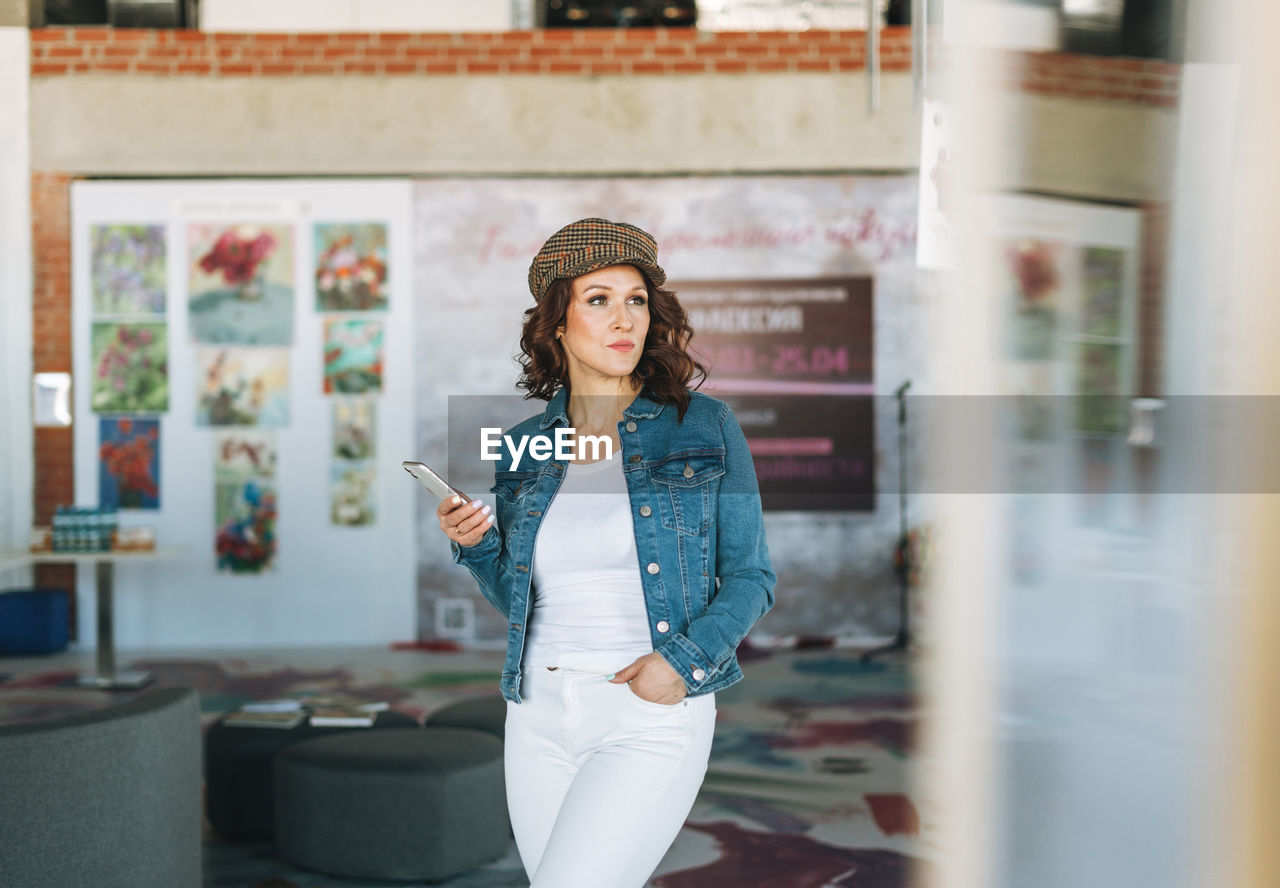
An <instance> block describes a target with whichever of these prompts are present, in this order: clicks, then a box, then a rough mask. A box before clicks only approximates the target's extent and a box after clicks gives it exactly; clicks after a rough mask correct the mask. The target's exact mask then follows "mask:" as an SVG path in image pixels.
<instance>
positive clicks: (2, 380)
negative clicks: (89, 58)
mask: <svg viewBox="0 0 1280 888" xmlns="http://www.w3.org/2000/svg"><path fill="white" fill-rule="evenodd" d="M30 33H31V32H30V31H29V30H28V29H27V28H25V27H0V337H3V339H2V340H0V342H2V344H0V549H13V548H25V547H26V545H27V538H28V534H29V532H30V529H31V520H32V473H33V471H34V455H33V451H34V448H33V441H32V428H31V148H30V143H31V140H30V135H29V124H28V118H29V95H30V89H29V71H30V65H31V61H30Z"/></svg>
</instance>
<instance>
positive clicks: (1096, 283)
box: [1081, 247, 1124, 336]
mask: <svg viewBox="0 0 1280 888" xmlns="http://www.w3.org/2000/svg"><path fill="white" fill-rule="evenodd" d="M1123 268H1124V253H1123V252H1121V251H1120V250H1115V249H1109V248H1105V247H1089V248H1087V249H1086V250H1085V251H1084V320H1083V324H1082V327H1083V329H1082V330H1081V332H1083V333H1084V334H1085V335H1088V336H1119V335H1120V324H1121V318H1120V308H1121V305H1122V299H1121V292H1122V289H1123V286H1124V280H1123V276H1122V270H1123Z"/></svg>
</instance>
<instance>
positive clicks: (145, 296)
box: [89, 225, 165, 315]
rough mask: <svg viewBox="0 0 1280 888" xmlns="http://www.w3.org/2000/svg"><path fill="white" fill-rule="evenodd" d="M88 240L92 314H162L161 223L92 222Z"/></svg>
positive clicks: (162, 242) (163, 274) (162, 235)
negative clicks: (95, 223) (109, 223)
mask: <svg viewBox="0 0 1280 888" xmlns="http://www.w3.org/2000/svg"><path fill="white" fill-rule="evenodd" d="M89 240H90V243H91V248H90V249H91V255H90V262H89V266H90V271H89V274H90V279H91V284H92V292H93V311H94V313H95V314H99V315H154V314H164V310H165V234H164V226H163V225H94V226H93V227H92V228H91V229H90V233H89Z"/></svg>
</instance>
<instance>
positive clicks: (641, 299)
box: [631, 296, 648, 305]
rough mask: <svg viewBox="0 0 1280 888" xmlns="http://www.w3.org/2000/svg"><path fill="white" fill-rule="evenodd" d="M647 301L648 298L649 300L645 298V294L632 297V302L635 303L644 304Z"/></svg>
mask: <svg viewBox="0 0 1280 888" xmlns="http://www.w3.org/2000/svg"><path fill="white" fill-rule="evenodd" d="M647 301H648V300H647V299H645V298H644V297H643V296H632V297H631V302H632V303H634V304H635V305H644V304H645V303H646V302H647Z"/></svg>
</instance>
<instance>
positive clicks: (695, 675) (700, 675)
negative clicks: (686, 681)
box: [689, 667, 707, 681]
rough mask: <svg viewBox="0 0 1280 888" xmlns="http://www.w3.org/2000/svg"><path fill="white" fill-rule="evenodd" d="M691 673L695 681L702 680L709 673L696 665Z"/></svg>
mask: <svg viewBox="0 0 1280 888" xmlns="http://www.w3.org/2000/svg"><path fill="white" fill-rule="evenodd" d="M689 674H690V675H692V676H693V680H694V681H702V680H703V679H704V678H706V677H707V673H705V672H703V671H702V669H701V668H698V667H695V668H694V670H693V672H691V673H689Z"/></svg>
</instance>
